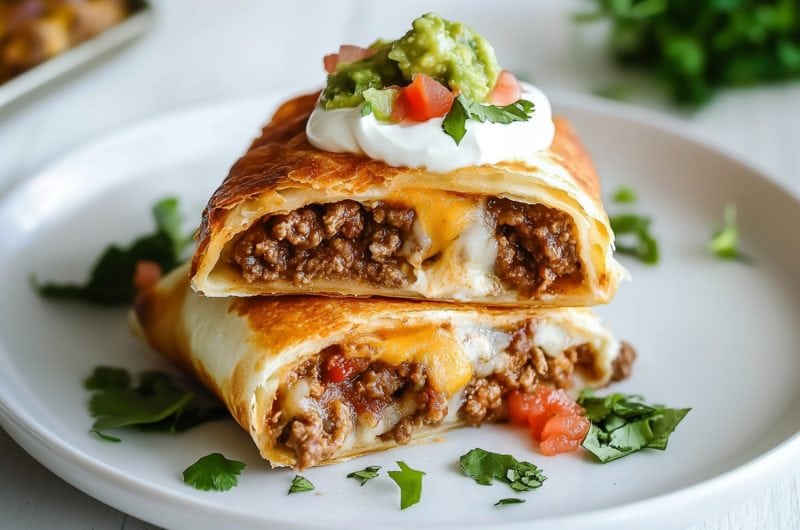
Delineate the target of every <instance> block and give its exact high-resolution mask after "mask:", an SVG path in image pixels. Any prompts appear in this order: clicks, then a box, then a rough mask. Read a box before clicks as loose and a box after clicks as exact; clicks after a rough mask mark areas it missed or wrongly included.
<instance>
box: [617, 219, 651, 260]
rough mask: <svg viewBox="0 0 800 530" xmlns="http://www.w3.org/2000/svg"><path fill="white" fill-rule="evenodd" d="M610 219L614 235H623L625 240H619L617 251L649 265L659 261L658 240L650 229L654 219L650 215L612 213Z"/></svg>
mask: <svg viewBox="0 0 800 530" xmlns="http://www.w3.org/2000/svg"><path fill="white" fill-rule="evenodd" d="M609 221H610V223H611V229H612V230H613V231H614V235H616V236H618V237H619V236H622V239H623V240H625V241H624V242H620V241H617V243H616V251H617V252H619V253H620V254H625V255H628V256H632V257H634V258H636V259H638V260H639V261H641V262H642V263H646V264H647V265H655V264H656V263H658V259H659V250H658V241H657V240H656V238H655V237H653V234H652V233H651V231H650V224H651V222H652V221H651V219H650V218H649V217H644V216H641V215H636V214H630V213H628V214H621V215H612V216H611V217H609ZM627 240H630V241H627Z"/></svg>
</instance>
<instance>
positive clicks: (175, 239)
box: [32, 198, 191, 305]
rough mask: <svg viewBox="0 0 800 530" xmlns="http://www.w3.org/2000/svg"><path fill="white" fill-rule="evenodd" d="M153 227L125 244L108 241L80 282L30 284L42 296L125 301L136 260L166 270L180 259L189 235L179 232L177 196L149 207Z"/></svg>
mask: <svg viewBox="0 0 800 530" xmlns="http://www.w3.org/2000/svg"><path fill="white" fill-rule="evenodd" d="M153 217H154V219H155V223H156V231H155V232H153V233H152V234H149V235H146V236H142V237H140V238H138V239H136V240H135V241H134V242H133V243H131V245H130V246H128V247H120V246H117V245H111V246H110V247H108V248H107V249H106V250H105V251H104V252H103V253H102V254H101V255H100V257H99V258H98V259H97V261H96V262H95V264H94V265H93V267H92V270H91V272H90V274H89V280H88V281H87V282H86V283H85V284H84V285H78V284H57V283H41V284H40V283H39V281H38V280H37V279H36V277H33V278H32V284H33V288H34V289H35V290H36V291H38V293H39V294H40V295H42V296H44V297H45V298H57V299H64V300H67V299H70V300H82V301H84V302H88V303H91V304H97V305H126V304H130V303H131V302H132V301H133V299H134V297H135V296H136V287H135V286H134V284H133V279H134V278H133V277H134V274H135V271H136V264H137V263H138V262H140V261H152V262H154V263H157V264H158V265H159V266H160V267H161V271H162V272H163V273H167V272H169V271H171V270H172V269H174V268H175V267H177V266H178V265H179V264H180V263H181V262H182V261H183V259H184V257H185V256H184V255H183V251H184V250H185V249H186V247H187V246H188V244H189V243H191V238H190V237H187V236H185V235H183V234H181V228H180V225H181V216H180V213H179V211H178V200H177V199H175V198H168V199H163V200H161V201H159V202H158V203H156V205H155V206H154V207H153Z"/></svg>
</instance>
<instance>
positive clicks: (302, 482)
mask: <svg viewBox="0 0 800 530" xmlns="http://www.w3.org/2000/svg"><path fill="white" fill-rule="evenodd" d="M313 490H314V485H313V484H312V483H311V481H310V480H308V479H307V478H305V477H303V476H300V475H295V476H294V478H293V479H292V485H291V486H290V487H289V493H288V494H287V495H291V494H292V493H303V492H305V491H313Z"/></svg>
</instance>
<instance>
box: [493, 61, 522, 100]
mask: <svg viewBox="0 0 800 530" xmlns="http://www.w3.org/2000/svg"><path fill="white" fill-rule="evenodd" d="M521 96H522V87H520V85H519V81H517V78H516V77H514V74H512V73H511V72H509V71H508V70H503V71H502V72H500V75H499V76H497V83H495V85H494V88H493V89H492V91H491V92H490V93H489V103H491V104H492V105H501V106H502V105H511V104H512V103H514V102H516V101H519V98H520V97H521Z"/></svg>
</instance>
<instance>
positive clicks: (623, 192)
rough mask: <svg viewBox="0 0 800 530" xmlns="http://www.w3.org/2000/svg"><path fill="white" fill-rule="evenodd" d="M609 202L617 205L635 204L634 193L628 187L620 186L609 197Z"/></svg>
mask: <svg viewBox="0 0 800 530" xmlns="http://www.w3.org/2000/svg"><path fill="white" fill-rule="evenodd" d="M611 200H613V201H614V202H618V203H621V204H622V203H633V202H636V192H635V191H633V188H631V187H630V186H620V187H619V188H617V189H616V191H615V192H614V195H612V196H611Z"/></svg>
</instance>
